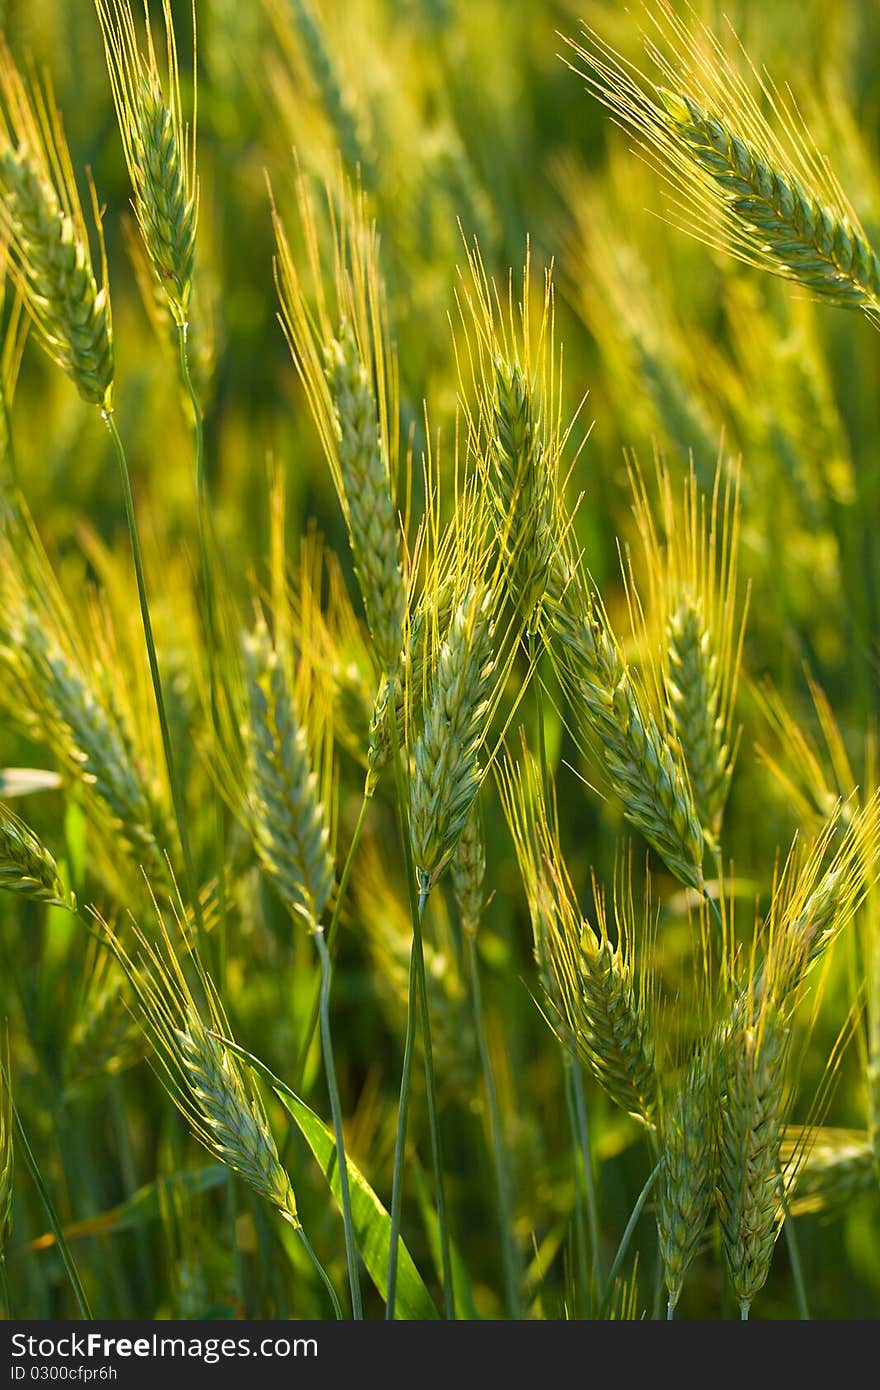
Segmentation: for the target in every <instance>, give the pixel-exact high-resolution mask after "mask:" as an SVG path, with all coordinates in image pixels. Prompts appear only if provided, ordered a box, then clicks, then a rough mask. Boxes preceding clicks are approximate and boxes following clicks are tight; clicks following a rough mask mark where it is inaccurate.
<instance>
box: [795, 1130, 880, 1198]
mask: <svg viewBox="0 0 880 1390" xmlns="http://www.w3.org/2000/svg"><path fill="white" fill-rule="evenodd" d="M804 1148H806V1152H805V1153H804V1156H803V1160H802V1162H801V1163H800V1164H799V1165H798V1167H797V1170H796V1172H795V1174H794V1176H793V1179H792V1181H791V1183H790V1184H788V1192H789V1205H790V1208H791V1212H792V1215H793V1216H801V1215H806V1214H807V1213H809V1212H821V1211H825V1210H828V1209H829V1208H830V1209H837V1210H840V1209H842V1208H843V1207H845V1206H846V1204H847V1203H848V1202H850V1201H851V1200H852V1199H853V1198H855V1197H858V1196H859V1195H860V1194H861V1193H863V1192H870V1191H872V1190H873V1189H874V1188H875V1185H876V1182H877V1174H876V1170H875V1166H874V1152H873V1145H872V1143H871V1136H870V1135H869V1134H866V1133H865V1132H864V1131H863V1130H855V1129H817V1130H814V1131H813V1132H812V1133H811V1134H810V1135H809V1136H808V1138H807V1139H806V1143H805V1138H804V1135H803V1134H802V1132H801V1130H800V1128H798V1127H795V1129H794V1130H793V1131H791V1132H789V1131H786V1134H785V1137H784V1139H783V1144H782V1161H783V1165H785V1164H786V1161H787V1159H789V1158H791V1157H795V1156H796V1155H797V1154H799V1153H800V1152H801V1150H803V1149H804Z"/></svg>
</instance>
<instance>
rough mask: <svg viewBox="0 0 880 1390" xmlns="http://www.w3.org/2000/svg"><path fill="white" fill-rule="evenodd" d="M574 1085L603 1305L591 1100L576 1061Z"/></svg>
mask: <svg viewBox="0 0 880 1390" xmlns="http://www.w3.org/2000/svg"><path fill="white" fill-rule="evenodd" d="M571 1083H572V1091H573V1092H574V1104H575V1116H576V1120H577V1136H578V1153H579V1156H580V1161H581V1166H582V1168H583V1175H584V1192H585V1194H586V1199H587V1201H586V1205H587V1227H588V1229H589V1233H590V1251H591V1254H592V1264H593V1280H594V1283H595V1285H596V1297H597V1298H598V1299H599V1301H600V1302H601V1300H602V1299H603V1298H604V1296H605V1285H604V1281H603V1279H602V1258H601V1254H600V1250H599V1203H598V1201H597V1199H596V1181H595V1178H594V1175H593V1148H592V1144H591V1142H590V1123H589V1117H588V1114H587V1098H586V1095H585V1093H584V1073H583V1068H582V1067H581V1064H580V1062H579V1061H578V1059H577V1058H576V1057H573V1058H572V1063H571Z"/></svg>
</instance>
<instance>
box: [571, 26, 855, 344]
mask: <svg viewBox="0 0 880 1390" xmlns="http://www.w3.org/2000/svg"><path fill="white" fill-rule="evenodd" d="M649 18H650V32H649V33H646V35H645V36H644V37H645V47H646V50H647V53H648V55H649V61H650V64H651V66H652V68H653V69H654V71H655V72H657V73H659V79H660V80H659V82H657V81H653V80H651V78H649V77H647V76H646V75H645V74H644V73H642V72H640V71H639V70H638V69H637V68H635V67H633V66H632V65H631V64H630V63H627V62H626V61H625V60H624V59H623V58H621V57H620V55H619V54H617V53H616V52H615V51H614V49H613V48H611V47H610V46H609V45H608V44H607V43H605V42H604V40H603V39H602V38H601V37H600V36H599V35H598V34H597V33H595V31H593V30H592V29H589V28H588V27H586V26H585V28H584V34H583V40H584V41H583V43H576V42H574V41H569V42H570V46H571V48H572V49H573V50H574V53H575V55H576V57H577V59H578V60H579V62H580V63H581V64H582V65H583V66H582V67H580V68H579V67H577V66H576V65H573V66H574V70H575V71H576V72H579V74H580V75H581V76H582V77H584V78H585V79H586V82H587V85H588V86H589V88H590V89H591V90H592V91H593V92H594V94H595V95H596V96H597V97H598V98H599V100H600V101H601V102H603V103H604V105H606V106H607V107H608V108H609V110H610V111H611V113H612V115H613V116H614V117H615V119H616V120H617V121H618V122H619V123H620V124H621V125H622V126H623V127H624V128H625V129H628V130H630V131H631V132H632V133H633V134H634V136H635V138H636V140H637V141H638V143H639V144H640V145H641V147H642V149H643V150H644V151H645V152H646V154H647V155H648V158H649V159H650V160H651V161H652V162H653V163H654V164H655V165H656V167H657V168H658V170H659V172H660V173H661V175H662V176H663V178H664V180H665V182H666V184H667V186H668V187H669V188H670V190H671V191H672V194H673V197H672V200H671V209H670V211H671V216H672V220H673V221H674V222H675V223H676V225H678V226H679V227H680V228H681V229H682V230H683V231H685V232H687V233H688V234H690V235H692V236H694V237H696V238H697V239H698V240H700V241H703V242H705V243H706V244H707V245H710V246H713V247H718V248H719V249H721V250H723V251H726V252H728V253H729V254H731V255H733V256H735V257H736V258H737V259H739V260H742V261H745V262H747V263H748V264H752V265H756V266H758V267H760V268H762V269H764V270H768V271H770V272H772V273H773V274H775V275H780V276H782V277H783V278H785V279H787V280H793V281H795V282H796V283H797V284H800V285H803V286H804V287H805V288H807V289H809V290H810V291H811V292H812V293H814V294H816V295H818V296H820V297H821V298H824V299H827V300H829V301H830V302H832V303H834V304H838V305H841V306H843V307H845V308H850V309H861V310H864V311H865V312H866V313H867V314H868V315H869V316H870V317H871V318H872V319H874V320H875V321H876V320H878V318H880V259H878V256H877V253H876V252H875V250H874V248H873V247H872V245H871V243H870V241H869V240H868V237H867V235H866V234H865V231H864V228H863V227H862V226H861V223H860V222H859V218H858V215H857V214H856V212H855V210H854V209H853V207H852V206H851V204H850V203H849V201H848V199H847V198H846V196H845V194H844V192H843V190H842V188H841V187H840V185H839V183H838V181H837V179H836V178H835V177H834V175H833V173H832V172H831V171H830V169H829V167H828V164H827V161H826V160H825V159H824V157H823V155H822V152H821V151H820V150H819V148H818V146H817V145H816V143H815V141H814V140H813V138H812V136H811V135H810V133H809V131H808V130H807V129H806V127H805V125H804V122H803V119H802V117H801V116H800V113H799V112H798V110H797V107H796V105H795V103H794V101H793V99H791V98H790V97H788V96H785V95H783V94H782V93H780V92H779V91H778V90H777V89H776V87H775V86H774V85H773V83H772V82H771V80H770V79H769V77H766V76H765V77H761V76H759V74H758V69H757V68H756V67H755V65H754V64H751V63H749V65H748V66H749V71H748V73H746V74H744V73H743V72H742V71H740V69H739V68H738V67H737V65H736V64H735V63H734V62H733V61H732V59H731V58H730V57H729V56H728V54H727V53H726V52H725V50H724V48H723V47H722V45H721V43H720V42H719V40H718V39H717V38H716V37H715V35H714V34H713V33H712V31H711V30H710V29H709V28H708V27H707V26H706V25H705V24H703V23H702V22H701V21H700V20H698V19H697V18H696V17H695V16H691V17H690V18H689V19H682V18H680V17H679V16H678V15H677V14H676V13H675V11H674V10H673V8H672V6H671V4H669V3H668V0H655V3H654V4H653V6H652V7H651V12H650V15H649ZM765 110H771V111H772V112H773V115H774V122H773V124H772V125H771V123H770V121H769V120H768V119H767V117H766V116H765V114H764V111H765Z"/></svg>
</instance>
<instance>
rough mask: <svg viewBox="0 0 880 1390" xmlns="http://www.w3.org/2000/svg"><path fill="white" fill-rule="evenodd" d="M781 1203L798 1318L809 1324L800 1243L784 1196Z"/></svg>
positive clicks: (808, 1308)
mask: <svg viewBox="0 0 880 1390" xmlns="http://www.w3.org/2000/svg"><path fill="white" fill-rule="evenodd" d="M782 1202H783V1207H784V1210H785V1220H784V1222H783V1226H782V1229H783V1232H784V1234H785V1243H786V1245H787V1247H788V1258H789V1262H790V1264H791V1277H792V1279H793V1281H794V1296H795V1301H796V1302H797V1308H798V1317H799V1318H800V1320H801V1322H809V1321H810V1305H809V1302H808V1301H807V1284H806V1280H805V1279H804V1269H803V1265H802V1263H801V1250H800V1242H799V1241H798V1238H797V1233H796V1231H795V1229H794V1222H793V1220H792V1217H791V1212H790V1211H789V1210H788V1203H787V1202H786V1201H785V1197H784V1196H783V1199H782Z"/></svg>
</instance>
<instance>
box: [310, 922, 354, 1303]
mask: <svg viewBox="0 0 880 1390" xmlns="http://www.w3.org/2000/svg"><path fill="white" fill-rule="evenodd" d="M312 935H313V937H314V940H315V945H316V946H317V948H318V955H319V956H320V958H321V1004H320V1012H321V1050H322V1052H323V1054H324V1075H325V1078H326V1081H327V1090H328V1092H329V1095H330V1111H331V1114H332V1116H333V1129H334V1132H335V1135H336V1161H337V1163H338V1164H339V1199H340V1204H341V1206H342V1224H343V1227H344V1229H345V1258H346V1262H347V1264H348V1282H349V1286H350V1288H351V1314H352V1317H353V1318H354V1319H355V1320H356V1321H358V1322H360V1321H361V1319H362V1318H363V1316H364V1310H363V1305H362V1303H361V1286H360V1274H359V1271H358V1248H357V1240H356V1238H355V1234H354V1222H353V1220H352V1215H351V1194H350V1192H349V1189H348V1162H347V1160H346V1157H345V1136H344V1133H343V1128H342V1104H341V1102H340V1099H339V1083H338V1081H337V1079H336V1062H335V1060H334V1057H333V1039H332V1037H331V1034H330V979H331V967H330V952H329V951H328V950H327V943H326V941H325V940H324V932H323V930H322V929H321V927H317V928H316V930H315V931H314V932H313V933H312Z"/></svg>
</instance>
